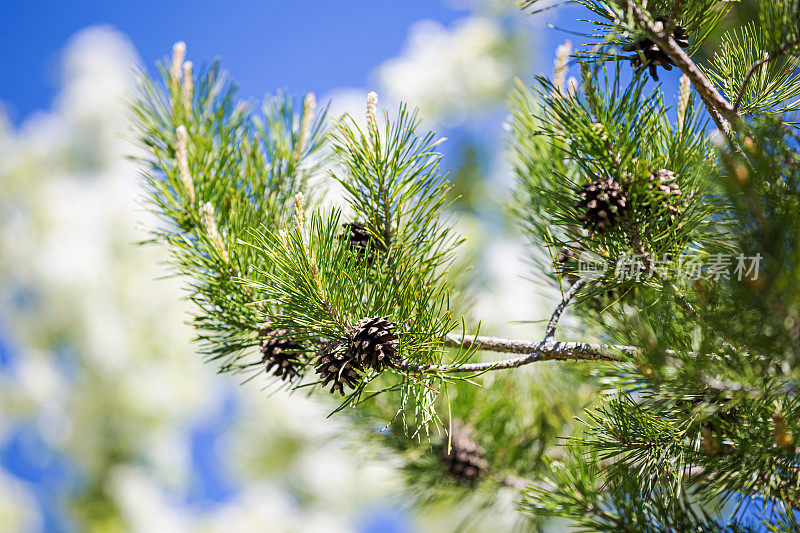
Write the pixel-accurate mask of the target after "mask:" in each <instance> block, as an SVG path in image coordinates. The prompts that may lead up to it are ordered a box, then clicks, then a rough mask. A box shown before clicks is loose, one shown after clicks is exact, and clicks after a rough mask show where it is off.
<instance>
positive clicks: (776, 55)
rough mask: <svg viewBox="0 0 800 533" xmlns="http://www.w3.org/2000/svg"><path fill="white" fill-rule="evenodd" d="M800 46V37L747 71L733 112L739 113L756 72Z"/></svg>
mask: <svg viewBox="0 0 800 533" xmlns="http://www.w3.org/2000/svg"><path fill="white" fill-rule="evenodd" d="M797 45H800V37H798V38H796V39H795V40H793V41H790V42H788V43H786V44H785V45H783V46H782V47H780V48H779V49H778V50H776V51H775V52H774V53H771V54H767V55H766V56H765V57H764V58H762V59H759V60H758V61H756V62H755V63H753V64H752V66H751V67H750V70H748V71H747V75H746V76H745V77H744V81H743V82H742V87H741V88H740V89H739V94H738V96H737V97H736V101H735V102H734V104H733V112H734V113H739V108H740V107H741V106H742V100H744V95H745V93H746V92H747V86H748V85H749V84H750V80H751V79H752V78H753V75H754V74H755V73H756V71H757V70H758V69H759V68H760V67H762V66H764V65H766V64H767V63H769V62H770V61H774V60H776V59H778V58H780V57H783V56H785V55H786V54H787V53H788V52H789V51H790V50H791V49H792V48H794V47H795V46H797Z"/></svg>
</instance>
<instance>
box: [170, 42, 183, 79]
mask: <svg viewBox="0 0 800 533" xmlns="http://www.w3.org/2000/svg"><path fill="white" fill-rule="evenodd" d="M184 59H186V43H185V42H183V41H178V42H177V43H175V44H173V45H172V68H171V69H170V71H169V73H170V77H171V79H172V82H173V83H174V84H176V85H177V84H178V83H179V82H180V79H181V68H182V67H183V60H184Z"/></svg>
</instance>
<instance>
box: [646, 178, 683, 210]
mask: <svg viewBox="0 0 800 533" xmlns="http://www.w3.org/2000/svg"><path fill="white" fill-rule="evenodd" d="M649 181H650V183H649V184H648V185H647V191H648V193H649V194H650V202H651V203H652V204H654V205H655V207H656V210H658V211H660V212H661V213H663V214H660V215H658V220H659V221H661V220H664V219H665V218H667V219H669V221H670V222H675V219H676V218H677V217H678V215H680V206H681V204H682V203H683V201H682V198H681V197H682V196H683V193H682V192H681V188H680V186H679V185H678V184H677V183H675V173H674V172H672V171H671V170H667V169H665V168H662V169H660V170H656V171H655V172H653V173H652V174H650V178H649Z"/></svg>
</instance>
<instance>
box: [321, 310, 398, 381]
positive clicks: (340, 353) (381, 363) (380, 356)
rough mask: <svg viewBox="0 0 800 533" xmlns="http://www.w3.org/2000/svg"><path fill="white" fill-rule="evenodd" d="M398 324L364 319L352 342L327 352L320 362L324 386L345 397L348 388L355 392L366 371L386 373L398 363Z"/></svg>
mask: <svg viewBox="0 0 800 533" xmlns="http://www.w3.org/2000/svg"><path fill="white" fill-rule="evenodd" d="M396 329H397V324H395V323H394V322H390V321H389V319H388V318H387V317H381V316H377V317H372V318H362V319H361V320H359V321H358V322H357V323H356V325H355V326H354V327H353V330H352V331H351V335H352V336H351V339H350V342H348V343H345V344H337V345H335V346H332V347H331V348H330V349H328V350H326V351H325V352H324V353H323V354H322V356H321V357H320V358H319V360H318V361H317V366H316V370H317V374H319V376H320V378H321V379H322V386H323V387H327V386H328V385H329V384H330V385H331V394H333V393H334V392H336V391H337V390H338V391H339V394H341V395H342V396H344V388H345V386H348V387H350V388H351V389H354V388H356V387H357V386H358V384H359V382H360V381H361V378H362V374H363V373H364V371H366V370H369V369H372V370H375V371H376V372H382V371H383V370H385V369H386V368H393V367H394V366H395V363H397V359H398V355H397V339H398V338H399V337H398V335H397V333H395V330H396Z"/></svg>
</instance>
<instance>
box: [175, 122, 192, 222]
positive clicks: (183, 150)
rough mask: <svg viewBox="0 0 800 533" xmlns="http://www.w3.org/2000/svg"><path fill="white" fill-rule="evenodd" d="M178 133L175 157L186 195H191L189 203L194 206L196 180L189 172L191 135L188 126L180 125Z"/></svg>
mask: <svg viewBox="0 0 800 533" xmlns="http://www.w3.org/2000/svg"><path fill="white" fill-rule="evenodd" d="M176 133H177V134H178V144H177V146H176V147H175V157H176V158H177V159H178V174H179V176H180V179H181V183H182V184H183V188H184V190H185V191H186V195H187V196H188V197H189V204H190V205H191V206H192V207H194V202H195V193H194V181H193V180H192V176H191V174H189V148H188V144H189V138H188V137H189V136H188V134H187V132H186V126H183V125H181V126H178V129H177V130H176Z"/></svg>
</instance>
